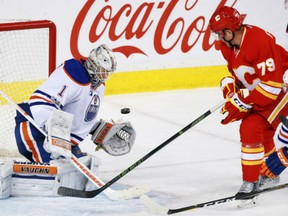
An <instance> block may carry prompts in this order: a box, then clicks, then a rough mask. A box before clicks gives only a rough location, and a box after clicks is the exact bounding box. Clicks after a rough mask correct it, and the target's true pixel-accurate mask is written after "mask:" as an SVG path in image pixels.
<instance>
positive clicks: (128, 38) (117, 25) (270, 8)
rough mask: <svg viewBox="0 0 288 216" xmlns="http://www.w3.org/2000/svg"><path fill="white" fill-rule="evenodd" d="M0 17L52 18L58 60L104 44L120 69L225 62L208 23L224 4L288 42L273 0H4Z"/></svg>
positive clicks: (280, 10)
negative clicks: (109, 48)
mask: <svg viewBox="0 0 288 216" xmlns="http://www.w3.org/2000/svg"><path fill="white" fill-rule="evenodd" d="M0 5H1V7H0V19H1V20H9V19H14V20H15V19H33V20H35V19H36V20H37V19H49V20H51V21H53V22H54V23H55V24H56V26H57V63H58V64H60V63H61V62H62V61H63V60H64V59H67V58H71V57H75V58H82V57H86V56H87V55H88V54H89V52H90V50H91V49H92V48H93V47H96V46H97V45H99V44H102V43H106V44H107V45H109V46H110V47H111V48H112V49H113V51H114V52H115V54H116V55H117V59H118V71H137V70H147V69H163V68H181V67H198V66H206V65H224V64H225V61H224V60H223V59H222V57H221V55H219V53H218V52H217V43H216V42H215V39H214V38H213V37H212V36H211V33H210V30H209V28H208V21H209V19H210V17H211V15H212V14H213V12H214V11H215V10H216V9H217V8H218V7H221V6H223V5H227V6H233V7H235V8H237V9H238V10H239V12H240V13H241V14H244V15H246V17H245V20H244V22H245V23H249V24H253V25H258V26H260V27H262V28H264V29H266V30H268V31H270V32H271V33H273V34H274V35H275V36H276V37H277V38H278V40H279V41H280V43H282V44H283V46H285V45H286V44H285V43H286V25H287V23H286V22H287V15H288V12H287V10H285V8H284V2H282V1H276V2H273V1H270V0H253V1H247V0H246V1H240V0H218V1H214V0H169V1H163V0H162V1H160V0H149V1H132V0H128V1H119V0H87V1H84V0H81V1H80V0H79V1H69V3H68V2H67V1H57V0H42V1H36V0H26V1H17V0H2V1H1V2H0Z"/></svg>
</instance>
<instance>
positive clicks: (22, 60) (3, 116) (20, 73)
mask: <svg viewBox="0 0 288 216" xmlns="http://www.w3.org/2000/svg"><path fill="white" fill-rule="evenodd" d="M55 64H56V27H55V25H54V23H53V22H51V21H49V20H38V21H24V22H19V21H17V22H5V23H3V22H1V21H0V90H1V91H3V92H5V93H6V94H7V95H8V96H10V97H11V98H12V99H13V100H14V102H16V103H20V102H23V101H25V100H28V99H29V97H30V95H31V94H32V93H33V92H34V91H35V90H36V88H37V87H38V86H39V85H40V84H41V83H42V82H43V81H44V80H45V79H47V77H48V76H49V73H51V72H52V71H53V70H54V69H55ZM15 114H16V111H15V109H14V108H13V107H12V106H11V105H9V104H8V103H7V101H6V99H5V98H3V97H1V94H0V157H18V156H20V154H19V153H18V150H17V145H16V141H15V138H14V127H15V123H14V117H15Z"/></svg>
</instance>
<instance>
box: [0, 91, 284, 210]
mask: <svg viewBox="0 0 288 216" xmlns="http://www.w3.org/2000/svg"><path fill="white" fill-rule="evenodd" d="M221 100H222V95H221V92H220V90H219V89H218V88H202V89H192V90H177V91H164V92H157V93H140V94H128V95H117V96H106V97H105V99H104V103H103V104H102V107H101V109H100V113H99V115H100V118H104V119H109V118H112V119H119V118H123V119H127V120H130V121H131V122H132V124H133V125H134V126H135V129H136V132H137V138H136V143H135V146H134V148H133V149H132V151H131V152H130V153H129V154H127V155H124V156H120V157H112V156H109V155H107V154H106V153H104V152H96V153H95V154H96V155H97V156H98V157H99V158H100V159H101V165H100V173H99V177H100V178H101V179H102V180H104V181H109V180H111V179H112V178H114V177H115V176H116V175H118V174H120V173H121V172H122V171H123V170H125V169H126V168H128V167H129V166H130V165H132V164H133V163H134V162H136V161H137V160H139V159H140V158H141V157H143V156H144V155H146V154H147V153H148V152H150V151H151V150H153V149H154V148H156V147H157V146H159V145H160V144H162V143H163V142H164V141H166V140H167V139H168V138H170V137H171V136H173V135H174V134H176V133H177V132H178V131H180V130H181V129H182V128H184V127H185V126H186V125H188V124H190V123H191V122H192V121H194V120H195V119H196V118H197V117H199V116H200V115H202V114H203V113H204V112H206V111H207V110H209V109H210V108H212V107H213V106H214V105H216V104H217V103H218V102H219V101H221ZM124 107H129V108H130V110H131V113H130V114H127V115H123V114H121V113H120V110H121V108H124ZM221 118H222V115H221V114H220V112H219V110H217V111H215V112H214V113H213V114H211V115H210V116H208V117H207V118H206V119H205V120H203V121H201V122H199V123H198V124H197V125H195V126H194V127H193V128H191V129H190V130H188V131H187V132H185V133H184V134H182V135H181V136H180V137H178V138H177V139H175V140H174V141H172V142H171V143H169V144H168V145H167V146H165V147H164V148H163V149H161V150H160V151H158V152H157V153H155V154H154V155H153V156H151V157H150V158H148V159H147V160H146V161H144V162H143V163H142V164H141V165H139V166H138V167H137V168H135V169H134V170H132V171H131V172H129V173H128V174H127V175H126V176H124V177H123V178H121V179H120V180H119V181H117V183H115V184H113V185H112V186H111V187H112V188H113V189H115V190H118V189H122V188H126V187H129V186H135V185H141V184H146V185H149V187H150V188H151V192H149V193H148V195H149V196H150V197H151V198H153V199H154V200H155V201H157V202H158V203H160V204H161V205H164V206H166V207H168V208H180V207H185V206H187V205H188V206H190V205H194V204H198V203H201V202H206V201H209V200H214V199H219V198H223V197H227V196H232V195H234V194H235V193H236V192H237V190H238V189H239V187H240V185H241V183H242V180H241V166H240V143H239V134H238V125H239V123H237V122H236V123H232V124H230V125H226V126H223V125H221V124H220V123H219V122H220V120H221ZM81 146H82V149H83V150H85V151H89V152H94V149H95V146H94V145H93V144H92V143H91V142H89V140H86V141H85V143H83V144H81ZM287 181H288V176H287V172H286V171H285V173H283V174H282V176H281V183H285V182H287ZM287 198H288V191H287V189H283V190H279V191H276V192H271V193H266V194H263V195H261V196H260V197H259V202H260V205H258V206H256V207H254V208H250V209H245V210H239V209H237V202H236V201H234V202H230V203H225V204H220V205H216V206H211V207H207V208H201V209H196V210H192V211H187V212H183V213H178V214H175V215H194V216H200V215H201V216H204V215H205V216H206V215H207V216H208V215H209V216H210V215H211V216H225V215H227V216H228V215H229V216H234V215H235V216H238V215H239V216H243V215H251V216H252V215H253V216H258V215H259V216H260V215H261V216H263V215H275V216H276V215H277V216H281V215H287V210H288V205H287ZM0 207H1V208H0V215H10V216H20V215H26V216H28V215H31V216H32V215H33V216H35V215H41V216H42V215H52V216H58V215H59V216H60V215H61V216H66V215H67V216H72V215H73V216H78V215H79V216H80V215H81V216H90V215H97V216H114V215H115V216H121V215H123V216H124V215H125V216H129V215H131V216H132V215H133V216H148V215H155V214H153V213H152V212H151V211H150V210H149V209H147V208H146V207H145V206H144V205H143V204H142V203H141V202H140V200H139V199H133V200H124V201H111V200H109V199H108V198H107V197H106V196H105V195H103V194H100V195H98V196H96V197H95V198H93V199H81V198H71V197H52V198H48V197H10V198H9V199H6V200H0Z"/></svg>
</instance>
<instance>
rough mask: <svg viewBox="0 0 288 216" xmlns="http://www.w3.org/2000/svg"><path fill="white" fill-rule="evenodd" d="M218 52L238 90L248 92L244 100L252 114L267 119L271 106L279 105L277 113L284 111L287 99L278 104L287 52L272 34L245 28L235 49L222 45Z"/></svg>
mask: <svg viewBox="0 0 288 216" xmlns="http://www.w3.org/2000/svg"><path fill="white" fill-rule="evenodd" d="M220 48H221V52H222V55H223V56H224V58H225V59H226V60H227V62H228V70H229V71H230V72H231V74H232V75H233V76H234V77H235V79H236V80H237V83H238V85H240V86H239V87H242V88H243V87H244V88H246V89H248V90H249V96H247V97H246V100H247V101H249V102H250V103H252V104H253V105H254V106H253V109H254V111H259V112H262V111H264V110H266V111H265V117H266V118H269V115H270V114H271V112H273V110H272V109H271V106H273V109H274V108H275V107H276V106H277V104H279V103H280V102H281V103H282V105H283V106H282V107H281V109H283V108H284V105H285V104H287V100H288V98H287V96H286V99H285V101H281V99H282V98H283V96H284V93H283V91H282V83H283V80H282V79H283V74H284V72H285V71H286V70H287V69H288V52H287V51H286V50H285V49H284V48H283V47H282V46H281V45H280V44H279V43H278V42H277V40H276V38H275V37H274V36H273V35H272V34H270V33H269V32H267V31H265V30H263V29H261V28H259V27H257V26H251V25H245V27H244V32H243V36H242V40H241V44H240V46H239V48H235V47H233V48H230V47H228V46H227V45H226V44H225V43H224V42H222V41H221V46H220ZM267 108H269V109H270V114H269V113H267ZM278 111H279V110H278ZM278 114H279V112H278ZM278 114H277V115H278ZM282 114H283V113H282ZM270 122H271V121H270Z"/></svg>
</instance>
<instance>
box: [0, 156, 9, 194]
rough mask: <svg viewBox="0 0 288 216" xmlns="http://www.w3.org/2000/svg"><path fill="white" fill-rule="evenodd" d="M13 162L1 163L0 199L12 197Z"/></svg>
mask: <svg viewBox="0 0 288 216" xmlns="http://www.w3.org/2000/svg"><path fill="white" fill-rule="evenodd" d="M11 182H12V161H10V162H0V199H6V198H8V197H9V196H10V195H11Z"/></svg>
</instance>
